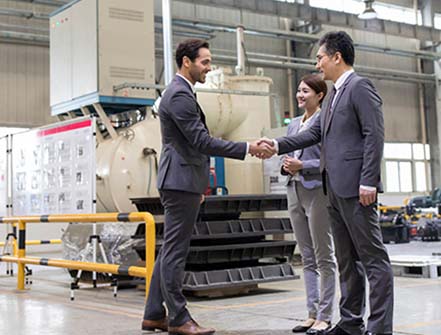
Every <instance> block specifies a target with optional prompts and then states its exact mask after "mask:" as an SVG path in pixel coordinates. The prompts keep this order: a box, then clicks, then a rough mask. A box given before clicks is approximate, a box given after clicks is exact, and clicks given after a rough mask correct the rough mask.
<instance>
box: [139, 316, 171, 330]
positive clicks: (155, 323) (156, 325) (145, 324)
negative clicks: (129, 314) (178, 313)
mask: <svg viewBox="0 0 441 335" xmlns="http://www.w3.org/2000/svg"><path fill="white" fill-rule="evenodd" d="M142 330H150V331H154V330H163V331H167V330H168V318H167V317H165V318H163V319H161V320H142Z"/></svg>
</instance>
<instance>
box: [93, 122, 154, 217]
mask: <svg viewBox="0 0 441 335" xmlns="http://www.w3.org/2000/svg"><path fill="white" fill-rule="evenodd" d="M119 135H120V136H118V138H116V139H115V140H112V139H107V140H104V141H103V142H101V143H99V144H98V147H97V151H96V155H97V173H96V175H97V181H96V192H97V211H98V212H116V211H119V212H128V211H136V208H135V206H133V205H132V203H131V201H130V198H132V197H135V196H152V197H153V196H157V195H158V190H157V188H156V176H157V163H158V161H159V153H160V152H161V134H160V127H159V120H158V119H155V118H148V119H145V120H143V121H141V122H138V123H136V124H135V125H133V126H131V127H129V128H126V129H123V130H121V131H120V132H119Z"/></svg>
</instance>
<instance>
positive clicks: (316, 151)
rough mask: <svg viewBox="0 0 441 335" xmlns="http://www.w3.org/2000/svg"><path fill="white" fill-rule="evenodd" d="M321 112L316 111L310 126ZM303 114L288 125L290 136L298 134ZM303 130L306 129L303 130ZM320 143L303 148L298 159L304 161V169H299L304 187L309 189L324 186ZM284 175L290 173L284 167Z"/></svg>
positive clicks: (318, 117)
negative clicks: (321, 171)
mask: <svg viewBox="0 0 441 335" xmlns="http://www.w3.org/2000/svg"><path fill="white" fill-rule="evenodd" d="M320 114H321V112H317V113H315V114H314V115H313V116H312V117H311V120H309V123H308V126H309V127H310V126H311V125H313V124H314V122H315V120H316V119H320ZM302 118H303V116H298V117H296V118H294V119H292V121H291V123H290V124H289V125H288V131H287V135H288V136H293V135H296V134H297V133H298V132H299V128H300V122H301V121H302ZM303 131H306V129H305V130H303ZM320 149H321V146H320V143H319V144H316V145H313V146H310V147H307V148H305V149H302V150H301V152H300V155H299V157H298V159H300V160H301V161H302V163H303V169H302V170H300V171H299V177H300V182H301V183H302V185H303V187H305V188H306V189H308V190H312V189H314V188H318V187H321V186H322V175H321V173H320ZM288 156H291V157H294V151H292V152H290V153H289V154H288ZM280 173H281V174H282V175H288V173H287V172H285V170H283V167H282V169H281V171H280ZM289 180H290V177H288V178H287V183H288V181H289Z"/></svg>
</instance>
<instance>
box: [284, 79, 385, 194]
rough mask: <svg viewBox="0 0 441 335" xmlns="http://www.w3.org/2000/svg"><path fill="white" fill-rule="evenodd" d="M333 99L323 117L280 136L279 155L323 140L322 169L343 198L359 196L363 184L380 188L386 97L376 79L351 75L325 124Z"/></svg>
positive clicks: (333, 187)
mask: <svg viewBox="0 0 441 335" xmlns="http://www.w3.org/2000/svg"><path fill="white" fill-rule="evenodd" d="M330 104H331V101H328V102H327V104H326V106H324V108H323V110H322V113H321V115H320V119H317V120H316V122H314V124H313V125H312V126H311V127H310V128H309V129H308V130H305V131H303V132H301V133H300V134H298V135H295V136H286V137H281V138H278V139H277V141H278V143H279V154H283V153H287V152H290V151H293V150H296V149H300V148H304V147H308V146H311V145H314V144H316V143H319V142H320V141H321V144H322V150H321V155H320V170H321V172H323V171H324V170H325V169H326V173H327V175H328V176H329V183H330V184H331V187H332V189H333V190H334V192H335V193H336V194H337V195H338V196H339V197H341V198H351V197H357V196H358V195H359V187H360V185H365V186H373V187H377V190H378V192H382V191H383V189H382V184H381V177H380V173H381V172H380V168H381V159H382V157H383V146H384V122H383V112H382V110H381V106H382V100H381V98H380V96H379V95H378V93H377V91H376V89H375V87H374V85H373V84H372V82H371V81H370V80H369V79H367V78H363V77H360V76H358V75H357V74H355V73H353V74H351V75H350V76H349V77H348V78H347V79H346V81H345V83H344V84H343V87H342V88H341V89H340V92H339V94H338V96H337V100H336V101H335V104H334V108H333V109H334V110H333V112H332V114H331V117H330V118H329V122H327V124H326V125H325V120H326V114H327V113H329V108H328V107H329V106H330Z"/></svg>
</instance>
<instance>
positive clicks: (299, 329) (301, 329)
mask: <svg viewBox="0 0 441 335" xmlns="http://www.w3.org/2000/svg"><path fill="white" fill-rule="evenodd" d="M311 327H312V325H310V326H301V325H299V326H295V327H294V328H293V329H292V332H293V333H304V332H306V331H307V330H308V329H310V328H311Z"/></svg>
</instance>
